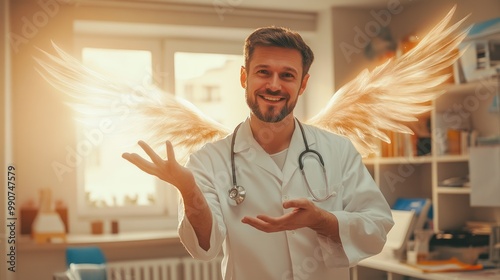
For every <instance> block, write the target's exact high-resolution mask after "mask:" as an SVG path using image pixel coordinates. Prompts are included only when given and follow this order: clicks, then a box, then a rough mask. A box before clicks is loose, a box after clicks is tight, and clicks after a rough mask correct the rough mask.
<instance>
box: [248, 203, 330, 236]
mask: <svg viewBox="0 0 500 280" xmlns="http://www.w3.org/2000/svg"><path fill="white" fill-rule="evenodd" d="M283 208H285V209H288V208H294V209H293V210H292V211H291V212H290V213H286V214H284V215H283V216H280V217H270V216H267V215H258V216H257V217H255V218H254V217H244V218H243V219H242V220H241V221H242V222H243V223H245V224H248V225H250V226H252V227H254V228H256V229H258V230H261V231H264V232H268V233H269V232H278V231H285V230H295V229H299V228H303V227H309V228H312V229H316V228H318V227H320V226H321V222H322V220H323V215H324V213H323V212H324V210H322V209H320V208H318V207H317V206H316V205H314V203H313V202H312V201H310V200H308V199H305V198H302V199H295V200H288V201H285V202H284V203H283Z"/></svg>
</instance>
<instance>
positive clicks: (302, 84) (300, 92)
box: [299, 74, 310, 95]
mask: <svg viewBox="0 0 500 280" xmlns="http://www.w3.org/2000/svg"><path fill="white" fill-rule="evenodd" d="M309 77H310V75H309V74H306V75H305V76H304V78H302V83H301V84H300V90H299V95H302V94H303V93H304V91H305V90H306V87H307V81H309Z"/></svg>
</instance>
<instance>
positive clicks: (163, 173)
mask: <svg viewBox="0 0 500 280" xmlns="http://www.w3.org/2000/svg"><path fill="white" fill-rule="evenodd" d="M139 146H140V147H141V148H142V149H143V150H144V152H146V154H147V155H148V156H149V158H150V159H151V160H152V162H150V161H147V160H146V159H144V158H142V157H141V156H140V155H138V154H135V153H133V154H131V153H123V154H122V157H123V158H124V159H126V160H128V161H129V162H131V163H132V164H134V165H135V166H137V167H138V168H139V169H141V170H142V171H144V172H146V173H148V174H151V175H153V176H156V177H158V178H160V179H161V180H163V181H165V182H167V183H170V184H172V185H174V186H175V187H177V188H178V189H179V190H180V188H182V186H185V185H186V182H188V181H190V180H191V181H192V180H193V174H192V173H191V171H190V170H189V169H187V168H185V167H184V166H182V165H180V164H179V163H178V162H177V161H176V160H175V154H174V148H173V146H172V143H170V141H167V142H166V149H167V159H166V160H163V159H162V158H161V157H160V156H159V155H158V154H157V153H155V152H154V151H153V149H152V148H151V147H150V146H149V145H148V144H146V143H145V142H144V141H139Z"/></svg>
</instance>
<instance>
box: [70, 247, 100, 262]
mask: <svg viewBox="0 0 500 280" xmlns="http://www.w3.org/2000/svg"><path fill="white" fill-rule="evenodd" d="M72 263H74V264H105V263H106V257H105V256H104V253H103V252H102V250H101V248H99V247H97V246H85V247H67V248H66V266H67V267H69V266H70V264H72Z"/></svg>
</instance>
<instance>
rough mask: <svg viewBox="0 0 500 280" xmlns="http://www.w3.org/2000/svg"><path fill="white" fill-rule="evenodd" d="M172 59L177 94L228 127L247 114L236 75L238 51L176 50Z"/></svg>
mask: <svg viewBox="0 0 500 280" xmlns="http://www.w3.org/2000/svg"><path fill="white" fill-rule="evenodd" d="M174 62H175V65H174V68H175V93H176V94H177V95H178V96H180V97H182V98H185V99H187V100H189V101H190V102H191V103H193V104H194V105H195V106H196V107H198V108H199V109H200V110H201V111H202V112H204V113H205V114H207V115H208V116H210V117H211V118H213V119H214V120H216V121H218V122H219V123H221V124H223V125H225V126H227V127H228V128H230V129H232V128H234V127H235V126H236V125H237V124H238V123H240V122H242V121H243V120H244V119H245V118H246V117H247V116H248V108H247V106H246V102H245V91H244V89H243V88H242V87H241V85H240V76H239V74H240V67H241V65H243V62H244V58H243V56H242V55H229V54H213V53H189V52H176V53H175V55H174Z"/></svg>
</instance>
